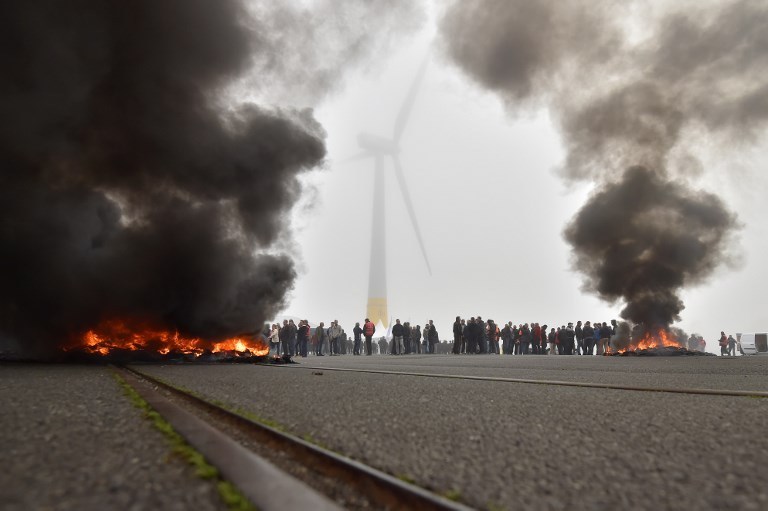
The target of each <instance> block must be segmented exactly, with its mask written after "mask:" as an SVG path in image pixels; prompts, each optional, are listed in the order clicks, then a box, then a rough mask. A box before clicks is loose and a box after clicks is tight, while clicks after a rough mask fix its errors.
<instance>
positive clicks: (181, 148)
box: [0, 0, 417, 353]
mask: <svg viewBox="0 0 768 511" xmlns="http://www.w3.org/2000/svg"><path fill="white" fill-rule="evenodd" d="M270 4H271V2H255V3H250V4H248V6H247V7H246V6H244V5H243V4H242V3H241V2H239V1H236V0H217V1H215V2H210V1H206V0H184V1H181V0H172V1H165V2H153V1H143V0H140V1H136V2H119V1H94V0H74V1H72V2H57V1H53V0H50V1H36V2H11V3H8V4H4V5H3V7H0V18H1V19H2V22H1V24H2V31H0V41H2V49H0V61H1V62H2V64H3V69H4V70H5V71H4V72H3V74H2V77H0V112H2V116H3V124H2V127H0V161H1V162H2V167H3V170H2V175H0V250H1V251H2V252H1V255H0V264H1V265H2V267H3V271H2V274H1V275H2V276H1V277H0V343H2V344H5V345H11V346H14V345H15V346H16V347H17V349H21V350H23V351H26V352H30V353H32V352H36V353H44V352H46V351H47V352H50V351H51V350H52V349H54V348H57V347H61V346H64V345H66V344H67V343H70V342H71V341H72V340H73V338H75V337H77V336H80V335H82V334H83V332H84V331H86V330H87V329H89V328H92V327H94V326H95V325H97V324H98V323H99V322H102V321H109V320H113V319H116V318H117V319H120V320H125V321H129V322H134V323H136V324H140V325H151V326H152V327H154V328H165V329H169V330H177V331H178V332H179V333H180V334H183V335H185V336H192V337H201V338H204V339H206V340H210V341H214V340H218V339H221V338H224V337H227V336H231V335H237V334H241V333H244V332H253V331H255V330H258V329H260V327H261V325H262V324H263V321H264V320H266V319H268V318H269V317H270V316H271V315H273V314H275V313H276V312H277V310H278V309H279V308H280V307H281V306H283V305H284V299H285V296H286V293H287V292H288V291H289V290H290V289H291V288H292V285H293V281H294V278H295V270H294V263H293V261H292V260H291V259H290V258H289V257H288V256H286V255H284V254H281V253H278V252H275V251H274V250H271V247H272V246H273V245H274V244H275V243H276V242H277V241H279V240H280V239H282V238H285V237H286V236H287V233H286V229H287V222H286V218H285V217H286V214H287V212H288V211H289V210H290V208H291V207H292V206H293V204H294V203H295V202H296V200H297V198H298V196H299V194H300V192H301V187H300V184H299V182H298V181H297V176H298V175H299V174H300V173H302V172H303V171H306V170H308V169H311V168H313V167H315V166H317V165H318V164H320V163H321V162H322V160H323V158H324V156H325V143H324V138H325V133H324V130H323V128H322V127H321V126H320V125H319V123H318V122H317V121H316V120H315V119H314V116H313V113H312V111H311V110H306V109H291V108H277V107H267V106H263V105H256V104H243V103H242V102H240V103H238V102H237V101H232V100H231V98H232V97H234V95H233V94H232V93H231V92H232V88H233V87H234V88H238V87H239V88H240V89H241V90H240V92H241V93H242V88H244V87H252V88H254V89H255V90H256V94H259V91H258V87H257V84H258V85H259V86H261V87H263V88H264V90H269V89H270V87H272V88H275V89H277V88H279V85H280V84H286V83H293V84H294V85H293V90H294V91H298V90H299V87H298V86H297V85H296V82H297V81H298V82H300V83H301V86H303V87H304V88H305V89H306V90H308V91H311V94H308V95H307V97H312V96H315V97H318V96H322V95H323V94H325V93H327V91H329V90H331V88H332V87H333V86H334V85H335V84H337V83H338V75H339V73H340V72H341V67H342V66H343V65H349V64H350V61H353V63H361V62H364V56H365V54H366V52H367V51H369V50H370V49H371V48H376V47H379V46H381V45H386V40H385V38H379V39H377V38H376V37H377V34H376V33H373V32H372V31H370V30H369V31H365V32H364V31H362V27H361V28H360V30H358V31H355V30H347V31H346V32H341V33H340V34H337V35H336V36H335V37H331V34H332V29H331V28H329V27H327V26H325V25H323V24H322V20H323V19H324V18H323V16H325V18H326V19H327V18H328V17H329V16H330V15H333V17H332V20H333V23H335V24H339V25H342V26H343V25H344V24H345V21H347V18H348V17H350V16H356V17H363V16H364V14H365V13H366V12H367V11H368V10H371V9H374V10H379V11H380V10H382V9H383V8H384V6H383V3H381V2H376V3H372V4H371V5H370V6H369V7H367V8H353V6H352V4H351V3H339V4H337V5H338V6H337V8H334V7H333V5H332V3H331V2H319V3H316V4H314V6H313V7H311V8H310V7H307V8H305V9H299V8H294V9H291V8H280V7H272V6H271V5H270ZM387 5H390V4H389V3H387ZM398 5H399V6H401V7H402V6H405V5H407V3H405V2H401V3H399V4H397V3H396V4H393V8H392V9H391V11H390V14H391V16H398V15H400V14H402V12H400V11H401V9H395V8H394V7H397V6H398ZM312 9H315V10H314V11H313V10H312ZM407 10H409V11H414V12H417V11H416V10H415V9H413V8H407ZM308 21H312V24H311V26H310V25H309V23H308ZM302 27H304V29H301V28H302ZM313 38H317V41H313ZM351 41H353V42H354V44H353V45H351V44H350V42H351ZM313 43H317V44H313ZM323 45H324V46H323ZM297 48H303V49H304V51H302V52H299V51H295V52H293V51H292V50H295V49H297ZM318 48H320V49H324V50H325V54H326V59H325V60H324V61H323V62H324V63H325V66H322V67H318V66H319V64H320V59H319V58H318V55H315V54H313V53H312V51H313V50H314V51H318ZM350 48H351V49H350ZM341 49H344V51H346V52H347V53H346V54H344V55H339V54H338V53H339V52H340V51H341ZM288 56H290V58H288ZM297 93H298V92H297ZM262 95H265V96H269V94H264V93H263V94H262ZM272 96H277V95H276V94H272ZM228 98H229V99H228ZM307 101H309V100H307ZM304 104H306V103H304Z"/></svg>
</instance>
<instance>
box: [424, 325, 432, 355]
mask: <svg viewBox="0 0 768 511" xmlns="http://www.w3.org/2000/svg"><path fill="white" fill-rule="evenodd" d="M421 336H422V342H423V343H424V344H423V347H424V349H423V351H424V353H432V352H431V351H430V349H429V321H427V322H426V323H425V324H424V330H422V332H421Z"/></svg>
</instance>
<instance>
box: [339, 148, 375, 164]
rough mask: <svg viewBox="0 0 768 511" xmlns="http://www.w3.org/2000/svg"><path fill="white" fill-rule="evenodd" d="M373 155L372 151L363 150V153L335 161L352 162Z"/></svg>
mask: <svg viewBox="0 0 768 511" xmlns="http://www.w3.org/2000/svg"><path fill="white" fill-rule="evenodd" d="M372 156H373V154H371V152H370V151H363V152H361V153H357V154H353V155H352V156H348V157H346V158H344V159H343V160H339V161H337V162H334V163H336V164H339V165H343V164H345V163H350V162H353V161H358V160H364V159H366V158H370V157H372Z"/></svg>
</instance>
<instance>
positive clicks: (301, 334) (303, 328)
mask: <svg viewBox="0 0 768 511" xmlns="http://www.w3.org/2000/svg"><path fill="white" fill-rule="evenodd" d="M297 339H298V342H299V353H300V354H301V356H302V357H304V358H307V352H308V351H309V350H308V346H307V345H308V344H309V321H307V320H306V319H303V320H301V321H299V329H298V332H297Z"/></svg>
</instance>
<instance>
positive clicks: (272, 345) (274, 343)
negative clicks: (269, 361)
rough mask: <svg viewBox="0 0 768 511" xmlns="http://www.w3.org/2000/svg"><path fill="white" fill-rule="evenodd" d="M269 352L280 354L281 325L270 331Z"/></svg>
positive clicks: (273, 326) (275, 325)
mask: <svg viewBox="0 0 768 511" xmlns="http://www.w3.org/2000/svg"><path fill="white" fill-rule="evenodd" d="M269 351H270V352H272V351H274V352H275V353H277V354H278V355H279V354H280V325H279V324H277V323H275V324H274V325H272V329H271V330H270V331H269Z"/></svg>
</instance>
